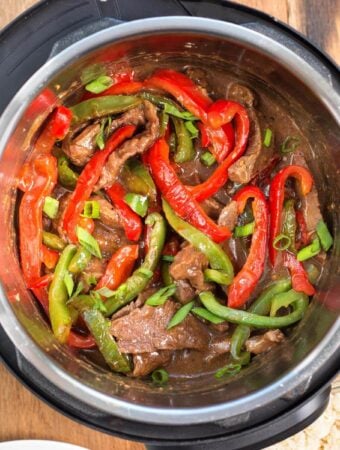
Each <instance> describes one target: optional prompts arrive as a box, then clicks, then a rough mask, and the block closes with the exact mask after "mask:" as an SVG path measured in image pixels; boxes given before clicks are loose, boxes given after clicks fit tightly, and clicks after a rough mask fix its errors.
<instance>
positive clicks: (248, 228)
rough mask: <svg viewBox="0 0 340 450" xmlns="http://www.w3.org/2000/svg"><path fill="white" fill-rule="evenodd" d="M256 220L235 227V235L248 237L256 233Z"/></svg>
mask: <svg viewBox="0 0 340 450" xmlns="http://www.w3.org/2000/svg"><path fill="white" fill-rule="evenodd" d="M254 230H255V221H253V222H249V223H246V224H245V225H240V226H237V227H235V229H234V236H235V237H246V236H250V235H251V234H253V233H254Z"/></svg>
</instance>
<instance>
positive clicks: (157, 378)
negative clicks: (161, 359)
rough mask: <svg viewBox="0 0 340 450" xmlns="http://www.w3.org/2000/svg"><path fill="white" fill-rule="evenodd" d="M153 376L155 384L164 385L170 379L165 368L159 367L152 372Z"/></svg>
mask: <svg viewBox="0 0 340 450" xmlns="http://www.w3.org/2000/svg"><path fill="white" fill-rule="evenodd" d="M151 378H152V381H153V382H154V383H155V384H158V385H159V386H162V385H164V384H166V383H167V382H168V381H169V374H168V372H167V371H166V370H165V369H157V370H154V371H153V372H152V374H151Z"/></svg>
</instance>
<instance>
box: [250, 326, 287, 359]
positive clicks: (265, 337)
mask: <svg viewBox="0 0 340 450" xmlns="http://www.w3.org/2000/svg"><path fill="white" fill-rule="evenodd" d="M284 338H285V336H284V334H283V333H282V331H281V330H270V331H267V332H266V333H264V334H262V335H258V336H252V337H250V338H249V339H247V341H246V350H247V352H250V353H254V354H255V355H258V354H260V353H264V352H267V351H268V350H271V349H272V348H273V347H275V346H276V345H277V344H278V343H280V342H282V341H283V340H284Z"/></svg>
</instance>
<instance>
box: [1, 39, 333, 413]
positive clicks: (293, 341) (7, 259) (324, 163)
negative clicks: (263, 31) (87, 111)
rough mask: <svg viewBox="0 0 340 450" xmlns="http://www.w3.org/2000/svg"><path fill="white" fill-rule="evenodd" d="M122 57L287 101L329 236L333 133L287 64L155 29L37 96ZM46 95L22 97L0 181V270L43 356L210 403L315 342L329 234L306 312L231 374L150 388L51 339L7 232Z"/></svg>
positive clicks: (146, 396)
mask: <svg viewBox="0 0 340 450" xmlns="http://www.w3.org/2000/svg"><path fill="white" fill-rule="evenodd" d="M108 61H111V62H108ZM127 64H128V65H131V66H132V67H133V68H134V69H135V71H136V73H137V75H138V76H141V77H142V78H143V77H144V76H146V75H148V74H149V73H150V72H151V71H152V70H153V69H155V68H159V67H171V68H179V69H180V68H182V67H183V66H186V65H188V64H190V65H193V66H195V67H199V68H204V69H205V70H206V71H207V72H208V73H209V75H210V77H211V79H212V80H213V83H212V84H213V85H214V86H215V89H216V94H218V95H219V96H223V95H224V94H225V92H226V83H225V80H226V78H225V74H227V76H228V80H230V79H235V80H236V79H237V80H241V81H242V82H245V83H246V84H248V85H250V86H252V87H253V88H254V89H255V90H257V91H258V92H261V93H263V94H264V95H270V96H271V97H272V98H273V99H274V100H275V101H277V102H278V104H280V105H283V106H284V107H285V108H287V109H288V110H289V111H290V113H291V115H292V117H293V118H294V120H295V121H296V124H297V125H298V126H299V127H300V129H301V131H302V132H303V133H304V134H305V135H306V136H307V137H308V138H309V140H310V144H311V147H310V152H309V154H308V155H307V159H308V162H309V163H310V167H311V169H312V171H313V175H314V177H315V180H316V184H317V187H318V191H319V195H320V199H321V202H322V205H323V209H324V211H323V212H324V214H325V217H326V218H327V220H328V221H329V224H330V225H331V226H332V227H333V233H334V235H335V236H337V235H338V226H339V222H338V219H339V218H338V211H337V209H336V208H335V207H334V205H336V204H337V201H338V199H339V194H338V193H339V183H338V179H337V171H338V169H339V154H338V152H336V149H337V148H339V143H340V138H339V134H338V131H337V124H336V121H335V119H334V117H332V115H331V114H330V112H329V111H328V110H327V108H326V107H325V105H324V104H323V103H322V102H321V100H320V99H319V98H318V96H317V93H316V92H312V91H311V90H310V89H309V88H307V87H306V86H305V85H304V83H303V82H302V81H301V80H299V79H298V78H297V77H296V76H295V75H294V74H293V73H291V72H290V70H289V69H287V68H285V67H283V66H282V65H280V63H279V62H276V61H274V60H271V59H269V58H268V57H267V56H266V55H264V54H262V53H260V52H259V51H258V50H256V49H254V48H250V47H249V48H248V47H246V46H242V45H240V44H238V43H236V42H233V41H232V40H227V39H222V38H220V37H207V36H204V35H198V34H178V33H176V34H175V35H172V36H171V37H169V34H159V35H155V34H154V35H152V36H146V37H140V38H139V39H130V40H126V41H124V42H119V43H116V44H114V45H113V44H112V45H108V46H106V47H105V48H100V49H97V50H95V51H93V52H91V53H90V54H88V55H86V56H81V57H79V59H78V60H77V61H74V63H73V64H71V66H69V67H67V68H65V69H64V70H62V71H61V72H59V73H58V74H57V75H56V76H55V78H54V79H53V80H46V83H47V84H46V86H47V87H46V86H45V87H44V91H43V92H44V94H45V98H52V97H51V96H50V95H49V94H48V93H49V92H53V93H55V94H56V95H57V97H59V98H63V99H65V100H66V101H67V100H69V101H70V98H72V99H73V100H74V99H77V98H78V97H79V96H78V93H79V88H80V87H81V80H83V81H84V80H85V79H86V78H87V77H88V75H89V73H90V74H91V73H93V72H96V71H98V72H101V70H102V67H104V68H105V69H106V70H113V71H114V70H115V68H120V67H121V66H124V65H127ZM47 89H48V90H47ZM35 94H36V95H37V94H38V93H35ZM40 94H41V92H40ZM27 95H29V94H27ZM39 98H40V99H41V98H42V97H39ZM53 103H54V101H53V99H52V100H51V104H50V105H49V106H46V105H48V101H47V104H46V102H45V103H44V102H41V101H40V102H35V103H34V105H35V106H34V107H32V104H31V106H30V108H29V110H27V111H26V113H25V115H24V116H23V117H22V118H21V119H20V121H19V123H18V125H17V127H16V129H15V132H14V133H13V135H12V137H11V139H10V141H9V143H8V145H7V147H6V149H5V151H4V153H3V157H2V160H1V180H0V184H1V186H0V190H1V194H0V195H1V199H0V201H1V208H2V218H3V224H2V228H1V230H0V243H1V248H2V252H1V254H0V267H1V269H0V272H1V278H2V280H3V285H4V289H5V291H6V295H7V299H8V301H9V303H10V304H11V307H12V308H13V311H14V313H15V315H16V317H17V319H18V320H19V322H20V323H21V325H22V326H23V327H24V328H25V329H26V331H27V333H28V335H29V336H30V338H32V339H33V340H34V341H35V342H36V344H37V345H38V346H39V347H40V348H41V349H42V350H43V351H44V352H45V354H46V361H47V360H48V359H50V360H53V361H54V362H55V363H57V365H58V366H59V367H60V368H62V369H63V370H64V371H66V372H67V373H69V374H70V375H72V376H73V377H75V378H77V379H78V380H80V381H82V382H83V383H85V384H87V385H88V386H90V387H92V388H94V389H96V390H98V391H100V392H102V393H105V394H107V395H109V396H117V397H119V398H121V399H125V400H128V401H130V402H133V403H139V404H143V405H147V406H171V407H184V406H191V407H194V406H206V405H213V404H218V403H221V402H226V401H228V400H233V399H236V398H239V397H241V396H245V395H247V394H249V393H251V392H254V391H258V390H259V389H261V388H264V387H266V386H268V385H269V384H270V383H272V382H274V381H276V380H278V379H279V378H280V377H281V376H282V375H284V374H285V373H287V372H288V371H290V370H293V369H294V367H296V366H297V364H299V362H301V360H302V359H303V358H305V357H307V356H308V355H309V354H310V353H311V352H312V351H313V350H314V349H315V348H316V347H317V346H318V345H319V343H320V341H321V340H322V339H323V338H324V337H325V336H326V334H327V332H329V330H330V329H331V327H332V325H333V324H334V322H335V320H336V311H335V309H336V305H335V303H336V301H337V291H336V289H339V288H336V284H337V283H338V278H339V275H338V273H336V270H335V269H336V268H337V267H339V264H338V259H337V256H336V255H337V253H338V251H339V248H338V247H339V245H338V239H335V243H336V245H335V247H334V249H333V252H332V256H331V257H329V259H328V261H327V263H326V265H325V268H324V270H323V273H322V277H321V280H320V282H319V293H318V294H317V296H316V297H315V298H314V299H313V302H312V305H311V307H310V308H309V310H308V312H307V314H306V317H305V318H304V319H303V320H302V322H301V323H300V324H299V325H298V326H297V327H295V328H294V329H292V330H291V332H290V333H289V338H288V339H287V341H286V342H285V343H284V344H282V345H281V346H280V347H279V348H277V349H276V350H274V351H272V352H270V354H267V355H263V356H262V357H258V358H256V360H254V362H253V363H252V364H251V366H250V367H249V368H247V369H245V370H244V371H242V372H241V374H240V375H239V376H237V377H235V378H233V379H230V380H223V381H219V380H216V379H215V378H214V377H213V376H212V375H209V376H206V377H199V378H193V379H183V380H181V381H176V382H175V383H171V384H170V385H169V386H168V387H165V388H155V387H154V386H151V385H150V383H149V381H143V380H134V379H130V378H126V377H122V376H119V375H116V374H114V373H111V372H109V371H108V370H105V369H103V368H102V367H100V366H96V365H95V364H93V363H91V362H89V361H88V360H87V359H86V358H85V357H84V356H79V354H77V353H75V352H73V351H72V350H71V349H69V348H67V347H63V346H61V345H59V344H58V343H57V342H56V340H55V339H54V337H53V336H52V334H51V332H50V330H49V328H48V326H47V325H46V322H45V319H44V317H43V315H42V314H41V311H40V308H39V307H38V306H37V304H36V302H35V301H34V300H33V297H32V296H31V294H30V293H29V292H28V291H27V290H26V289H25V286H24V283H23V280H22V277H21V274H20V268H19V262H18V254H17V239H16V232H15V228H16V223H15V221H16V219H15V217H16V215H15V204H16V200H17V198H16V196H17V194H16V190H15V180H16V177H17V175H18V171H19V168H20V166H21V165H22V163H23V161H24V160H25V158H26V156H27V154H28V152H29V151H30V148H31V143H32V141H33V140H34V136H35V131H36V130H37V129H38V127H39V126H40V124H41V123H42V122H43V120H44V118H45V117H46V116H47V114H48V113H49V112H50V110H51V107H53ZM331 268H332V269H331ZM338 285H339V283H338ZM28 339H29V338H28ZM22 345H25V343H22ZM184 394H185V395H184Z"/></svg>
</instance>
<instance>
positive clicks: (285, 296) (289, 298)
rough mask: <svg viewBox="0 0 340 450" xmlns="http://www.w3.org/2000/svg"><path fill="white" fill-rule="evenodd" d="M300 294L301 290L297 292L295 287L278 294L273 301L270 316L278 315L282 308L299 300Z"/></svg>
mask: <svg viewBox="0 0 340 450" xmlns="http://www.w3.org/2000/svg"><path fill="white" fill-rule="evenodd" d="M300 296H301V294H300V292H296V291H294V289H291V290H290V291H287V292H281V293H280V294H276V295H275V296H274V297H273V299H272V301H271V307H270V317H274V316H276V313H277V311H278V310H279V309H280V308H288V306H289V305H291V304H292V303H294V302H296V300H299V298H300Z"/></svg>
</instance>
